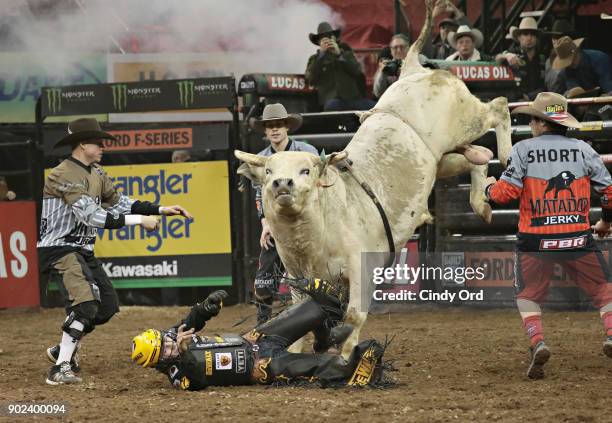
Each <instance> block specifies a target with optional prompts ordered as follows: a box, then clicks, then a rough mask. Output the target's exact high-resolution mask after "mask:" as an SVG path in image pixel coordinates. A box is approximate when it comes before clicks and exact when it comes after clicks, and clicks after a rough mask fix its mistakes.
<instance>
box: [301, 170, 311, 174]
mask: <svg viewBox="0 0 612 423" xmlns="http://www.w3.org/2000/svg"><path fill="white" fill-rule="evenodd" d="M300 175H310V169H302V170H301V171H300Z"/></svg>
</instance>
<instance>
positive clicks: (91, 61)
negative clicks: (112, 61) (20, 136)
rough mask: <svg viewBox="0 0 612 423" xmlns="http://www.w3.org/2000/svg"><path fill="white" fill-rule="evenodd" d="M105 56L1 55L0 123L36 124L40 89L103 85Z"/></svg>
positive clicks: (104, 80) (104, 79) (104, 81)
mask: <svg viewBox="0 0 612 423" xmlns="http://www.w3.org/2000/svg"><path fill="white" fill-rule="evenodd" d="M106 80H107V79H106V56H105V55H104V54H80V55H62V57H58V56H57V55H51V54H49V53H0V122H1V123H29V122H34V121H35V116H34V110H35V107H36V100H38V97H39V96H40V94H41V88H42V87H43V86H50V85H53V86H59V85H75V84H100V83H106Z"/></svg>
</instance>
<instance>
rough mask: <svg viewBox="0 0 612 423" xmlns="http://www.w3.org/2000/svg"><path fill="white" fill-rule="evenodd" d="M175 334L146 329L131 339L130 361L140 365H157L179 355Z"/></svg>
mask: <svg viewBox="0 0 612 423" xmlns="http://www.w3.org/2000/svg"><path fill="white" fill-rule="evenodd" d="M175 337H176V334H175V333H174V332H172V331H169V332H164V331H160V330H157V329H147V330H146V331H144V332H142V333H141V334H140V335H137V336H135V337H134V339H133V340H132V361H133V362H135V363H137V364H140V365H141V366H142V367H158V366H159V365H163V364H166V363H167V362H169V361H173V359H175V358H177V357H178V356H179V350H178V345H177V344H176V338H175Z"/></svg>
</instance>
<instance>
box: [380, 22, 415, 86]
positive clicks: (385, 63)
mask: <svg viewBox="0 0 612 423" xmlns="http://www.w3.org/2000/svg"><path fill="white" fill-rule="evenodd" d="M409 47H410V40H409V38H408V37H407V36H406V35H404V34H395V35H394V36H393V37H392V38H391V42H390V43H389V50H390V52H391V58H382V60H381V58H380V57H379V60H378V70H377V71H376V74H375V75H374V86H373V88H372V91H373V93H374V96H375V97H376V98H379V97H380V96H381V95H382V94H383V93H384V92H385V90H386V89H387V88H388V87H389V86H390V85H391V84H393V83H394V82H395V81H397V78H398V77H399V73H400V68H401V66H402V60H404V58H405V57H406V54H408V48H409Z"/></svg>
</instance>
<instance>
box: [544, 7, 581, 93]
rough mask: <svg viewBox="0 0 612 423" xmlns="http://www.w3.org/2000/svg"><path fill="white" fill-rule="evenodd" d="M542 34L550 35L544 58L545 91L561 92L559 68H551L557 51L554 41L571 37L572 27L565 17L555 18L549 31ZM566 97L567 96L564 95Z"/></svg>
mask: <svg viewBox="0 0 612 423" xmlns="http://www.w3.org/2000/svg"><path fill="white" fill-rule="evenodd" d="M544 34H546V35H548V36H550V39H551V43H552V45H551V47H552V48H551V50H550V53H549V55H548V58H547V59H546V63H545V64H544V84H545V85H546V90H547V91H553V92H562V91H563V89H562V88H560V82H559V73H560V72H561V69H553V67H552V62H553V60H555V57H557V53H556V52H555V49H554V43H555V41H557V40H558V39H559V38H561V37H570V38H572V37H573V34H574V27H573V26H572V24H571V23H570V22H569V21H568V20H566V19H556V20H555V21H554V22H553V25H552V28H551V30H550V32H545V33H544ZM566 97H567V98H569V97H568V96H567V95H566Z"/></svg>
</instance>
